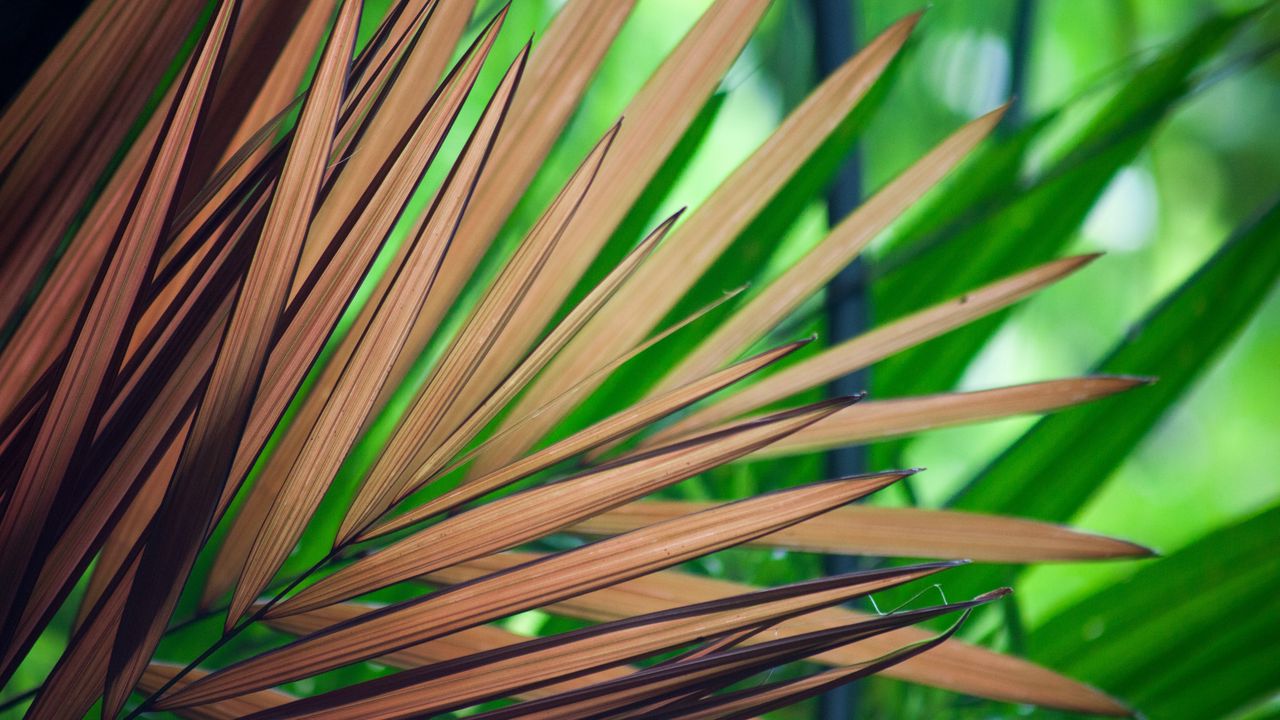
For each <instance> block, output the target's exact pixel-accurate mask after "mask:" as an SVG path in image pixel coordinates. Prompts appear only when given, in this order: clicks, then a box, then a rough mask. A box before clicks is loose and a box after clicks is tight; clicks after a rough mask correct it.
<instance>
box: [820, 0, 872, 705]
mask: <svg viewBox="0 0 1280 720" xmlns="http://www.w3.org/2000/svg"><path fill="white" fill-rule="evenodd" d="M809 5H810V10H811V13H810V17H811V18H812V20H813V37H814V62H815V66H816V67H815V70H816V71H817V72H816V75H817V77H818V78H819V79H821V78H824V77H826V76H827V75H829V74H831V73H832V72H833V71H835V70H836V68H838V67H840V65H842V64H843V63H844V62H845V60H847V59H849V58H850V57H852V56H853V54H854V51H855V39H854V32H853V22H854V20H853V19H854V0H809ZM861 200H862V158H861V153H860V151H859V148H858V146H856V145H855V146H854V147H853V148H852V149H851V150H850V152H849V156H848V158H846V159H845V162H844V164H843V165H842V166H841V167H840V169H839V170H838V171H837V173H836V176H835V179H834V180H833V182H832V184H831V188H830V189H829V190H828V191H827V220H828V224H829V225H831V226H834V225H835V224H836V223H838V222H839V221H840V220H842V219H843V218H844V217H845V216H846V215H848V214H849V212H851V211H852V210H853V209H854V208H855V207H857V206H858V203H859V202H861ZM867 290H868V288H867V267H866V263H865V262H864V261H863V260H861V259H857V260H854V262H853V263H852V264H850V265H849V266H848V267H846V268H845V269H843V270H842V271H840V273H839V274H838V275H836V276H835V278H833V279H832V280H831V282H830V283H829V284H828V285H827V300H826V311H827V339H828V342H830V343H831V344H835V343H838V342H841V341H843V340H847V339H849V338H851V337H854V336H855V335H858V334H859V333H861V332H863V331H864V330H865V329H866V328H867V325H868V320H869V318H870V302H869V301H870V296H869V293H868V292H867ZM868 380H869V378H868V374H867V372H866V370H861V371H858V372H854V373H850V374H848V375H845V376H844V377H841V378H837V379H836V380H835V382H833V383H831V385H830V386H829V393H830V395H831V396H832V397H838V396H841V395H851V394H854V393H857V392H860V391H862V390H864V389H866V387H867V385H868ZM826 469H827V474H828V477H842V476H847V475H856V474H858V473H862V472H866V469H867V453H866V448H865V447H862V446H854V447H845V448H837V449H835V450H832V451H830V452H828V453H827V457H826ZM823 565H824V569H825V571H826V572H827V574H830V575H833V574H838V573H846V572H850V571H853V570H856V569H857V568H858V567H860V566H861V562H860V559H859V558H854V557H847V556H843V555H828V556H826V557H825V558H823ZM858 696H859V689H858V686H857V684H849V685H844V686H841V687H839V688H836V689H833V690H830V691H828V692H827V693H825V694H823V695H822V697H821V698H820V700H819V703H820V710H819V714H820V717H822V718H824V720H845V719H846V718H851V717H854V716H855V715H856V714H857V713H856V709H857V706H858V699H859V697H858Z"/></svg>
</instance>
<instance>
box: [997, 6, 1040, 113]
mask: <svg viewBox="0 0 1280 720" xmlns="http://www.w3.org/2000/svg"><path fill="white" fill-rule="evenodd" d="M1034 23H1035V0H1018V4H1017V6H1016V7H1015V8H1014V14H1013V33H1012V37H1011V38H1010V41H1009V45H1010V47H1009V56H1010V57H1009V95H1010V98H1009V102H1010V105H1009V111H1008V112H1006V113H1005V116H1004V119H1003V120H1002V121H1001V122H1000V131H1001V132H1003V133H1005V134H1007V133H1010V132H1012V131H1014V130H1016V129H1018V128H1020V127H1022V126H1023V125H1024V124H1025V123H1026V119H1027V111H1026V102H1027V97H1026V96H1027V72H1028V68H1029V67H1030V58H1031V34H1032V28H1033V27H1034Z"/></svg>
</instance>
